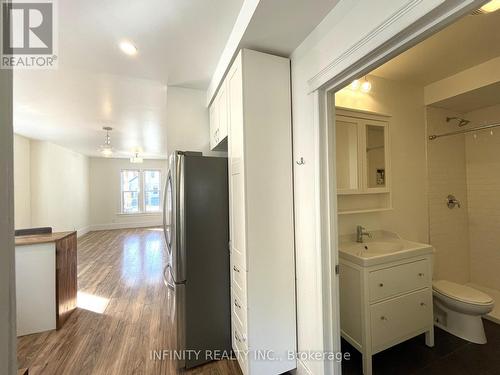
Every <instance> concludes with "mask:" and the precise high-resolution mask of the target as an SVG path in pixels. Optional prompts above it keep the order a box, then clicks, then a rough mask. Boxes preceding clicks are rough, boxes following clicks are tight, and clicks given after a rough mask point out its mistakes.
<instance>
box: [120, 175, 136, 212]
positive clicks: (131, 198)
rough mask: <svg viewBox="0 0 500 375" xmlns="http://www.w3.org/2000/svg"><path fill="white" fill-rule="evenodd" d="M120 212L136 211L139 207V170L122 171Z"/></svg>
mask: <svg viewBox="0 0 500 375" xmlns="http://www.w3.org/2000/svg"><path fill="white" fill-rule="evenodd" d="M121 180H122V212H123V213H126V214H130V213H137V212H139V211H140V208H139V194H140V192H141V190H140V186H141V184H140V181H139V171H137V170H124V171H122V178H121Z"/></svg>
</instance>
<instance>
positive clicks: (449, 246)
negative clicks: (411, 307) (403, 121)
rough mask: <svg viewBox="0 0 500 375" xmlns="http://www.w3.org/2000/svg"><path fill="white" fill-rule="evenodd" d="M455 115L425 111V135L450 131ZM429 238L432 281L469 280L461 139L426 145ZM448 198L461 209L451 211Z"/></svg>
mask: <svg viewBox="0 0 500 375" xmlns="http://www.w3.org/2000/svg"><path fill="white" fill-rule="evenodd" d="M457 115H458V114H457V113H453V112H450V111H448V110H444V109H439V108H432V107H428V108H427V132H428V134H429V135H430V134H439V133H444V132H447V131H449V130H450V124H449V123H447V122H446V117H447V116H457ZM427 160H428V178H429V185H428V188H429V191H428V194H429V236H430V242H431V244H432V245H433V246H434V249H435V250H436V253H435V254H434V279H436V280H438V279H446V280H451V281H455V282H459V283H466V282H468V281H469V280H470V267H469V264H470V260H469V231H468V227H469V224H468V216H467V207H468V204H467V177H466V167H465V165H466V164H465V138H464V136H457V137H446V138H439V139H436V140H433V141H428V147H427ZM448 194H454V195H455V196H456V198H457V199H459V200H460V201H461V203H462V208H460V209H459V208H454V209H452V210H450V209H449V208H448V206H447V205H446V197H447V196H448Z"/></svg>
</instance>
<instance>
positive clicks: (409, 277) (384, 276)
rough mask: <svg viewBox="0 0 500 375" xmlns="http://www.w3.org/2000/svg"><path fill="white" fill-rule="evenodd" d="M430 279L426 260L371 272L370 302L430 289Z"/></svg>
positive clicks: (369, 279)
mask: <svg viewBox="0 0 500 375" xmlns="http://www.w3.org/2000/svg"><path fill="white" fill-rule="evenodd" d="M429 277H430V266H429V261H428V260H426V259H423V260H419V261H416V262H411V263H406V264H401V265H397V266H394V267H390V268H383V269H380V270H376V271H371V272H370V273H369V275H368V288H369V291H370V302H375V301H379V300H382V299H385V298H389V297H392V296H396V295H398V294H403V293H407V292H411V291H412V290H417V289H422V288H426V287H429V286H430V278H429Z"/></svg>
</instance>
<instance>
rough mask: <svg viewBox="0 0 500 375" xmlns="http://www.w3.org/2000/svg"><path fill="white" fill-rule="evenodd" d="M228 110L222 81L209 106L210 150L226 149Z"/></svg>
mask: <svg viewBox="0 0 500 375" xmlns="http://www.w3.org/2000/svg"><path fill="white" fill-rule="evenodd" d="M228 110H229V109H228V98H227V90H226V82H223V84H222V85H221V87H220V88H219V91H218V92H217V95H216V96H215V98H214V100H213V102H212V105H211V106H210V108H209V113H210V149H211V150H226V149H227V122H228V115H229V114H228Z"/></svg>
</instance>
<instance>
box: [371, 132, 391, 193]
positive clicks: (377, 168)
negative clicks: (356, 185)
mask: <svg viewBox="0 0 500 375" xmlns="http://www.w3.org/2000/svg"><path fill="white" fill-rule="evenodd" d="M385 172H386V163H385V127H384V126H379V125H366V173H367V176H366V180H367V187H368V188H384V187H386V177H387V176H386V173H385Z"/></svg>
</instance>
